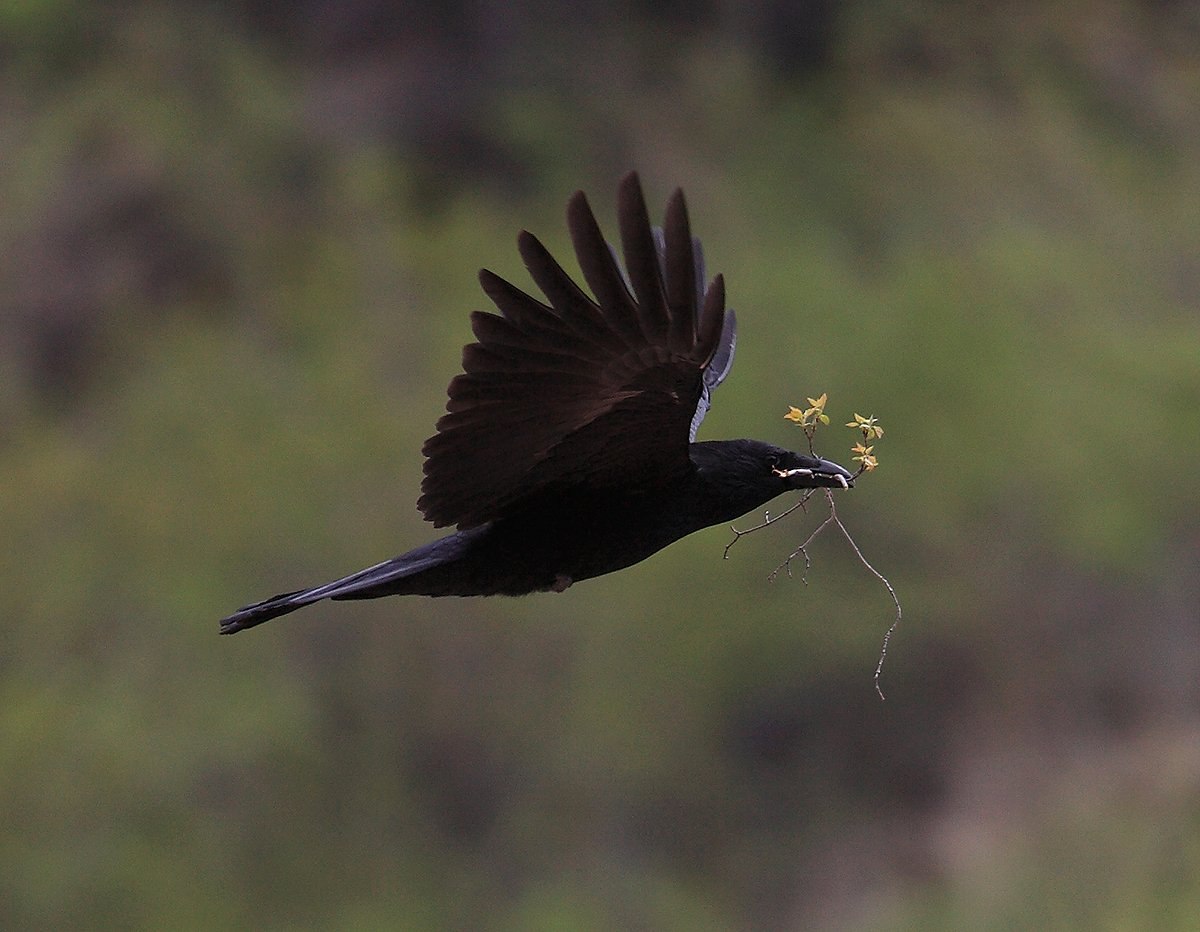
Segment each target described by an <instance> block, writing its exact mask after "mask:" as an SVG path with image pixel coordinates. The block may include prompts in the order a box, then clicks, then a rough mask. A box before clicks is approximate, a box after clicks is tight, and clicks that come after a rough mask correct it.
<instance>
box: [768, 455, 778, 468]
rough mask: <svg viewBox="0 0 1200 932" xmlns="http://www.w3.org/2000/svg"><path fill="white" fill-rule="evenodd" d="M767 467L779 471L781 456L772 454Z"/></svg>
mask: <svg viewBox="0 0 1200 932" xmlns="http://www.w3.org/2000/svg"><path fill="white" fill-rule="evenodd" d="M767 465H768V466H770V467H771V468H772V469H778V468H779V455H778V454H777V453H772V454H771V455H770V456H768V457H767Z"/></svg>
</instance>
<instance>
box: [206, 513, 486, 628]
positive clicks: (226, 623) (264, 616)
mask: <svg viewBox="0 0 1200 932" xmlns="http://www.w3.org/2000/svg"><path fill="white" fill-rule="evenodd" d="M480 530H482V529H481V528H476V529H472V531H468V532H460V533H457V534H451V535H450V536H448V537H443V538H441V539H439V540H435V541H433V542H432V543H429V544H426V545H425V546H424V547H418V548H417V549H416V550H412V551H409V552H408V553H405V554H401V555H400V556H398V557H393V558H392V559H391V560H384V561H383V562H382V563H376V564H375V565H374V566H369V567H367V568H366V569H365V570H359V571H358V572H357V573H351V574H350V575H349V576H343V577H342V578H341V579H335V580H334V581H333V582H329V583H325V584H324V585H321V586H314V587H313V588H311V589H297V590H296V591H295V592H284V593H281V594H280V595H276V596H272V597H271V598H269V599H264V600H263V601H261V602H254V603H253V604H251V605H246V606H243V607H242V608H239V609H238V610H237V611H236V612H234V613H233V614H232V615H228V616H226V617H225V618H222V619H221V634H236V633H237V632H238V631H244V630H245V629H246V628H253V627H254V626H255V625H261V624H262V623H263V622H264V621H270V620H271V619H272V618H278V617H279V616H280V615H286V614H288V613H289V612H294V611H296V609H298V608H303V607H304V606H306V605H311V604H312V603H313V602H320V601H321V600H322V599H373V598H378V597H379V596H384V595H394V594H397V593H399V592H401V591H406V592H409V593H412V594H419V593H420V591H421V590H420V587H419V586H412V587H398V586H396V585H395V584H396V583H397V582H398V581H399V580H402V579H408V578H410V577H413V576H415V575H417V574H418V573H421V572H423V571H425V570H429V569H432V568H434V567H438V566H443V565H445V564H446V563H450V562H453V561H454V560H456V559H458V558H459V557H460V556H461V555H462V554H463V552H464V550H465V548H466V546H467V544H468V543H469V541H470V539H471V538H473V537H474V536H476V533H477V532H478V531H480Z"/></svg>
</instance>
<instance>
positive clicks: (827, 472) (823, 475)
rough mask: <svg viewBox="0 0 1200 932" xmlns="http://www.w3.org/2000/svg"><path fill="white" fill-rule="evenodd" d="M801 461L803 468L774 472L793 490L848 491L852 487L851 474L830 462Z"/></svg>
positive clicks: (805, 458)
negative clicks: (786, 481)
mask: <svg viewBox="0 0 1200 932" xmlns="http://www.w3.org/2000/svg"><path fill="white" fill-rule="evenodd" d="M803 459H804V463H805V465H804V466H798V467H793V468H791V469H777V470H775V471H776V473H777V474H778V475H779V476H781V477H782V478H784V479H787V480H788V485H790V486H791V487H792V488H793V489H849V488H852V487H853V486H854V475H853V473H851V472H849V471H847V470H846V469H844V468H842V467H841V466H839V465H838V464H837V463H835V462H833V461H832V460H823V459H821V458H819V457H815V456H805V457H803Z"/></svg>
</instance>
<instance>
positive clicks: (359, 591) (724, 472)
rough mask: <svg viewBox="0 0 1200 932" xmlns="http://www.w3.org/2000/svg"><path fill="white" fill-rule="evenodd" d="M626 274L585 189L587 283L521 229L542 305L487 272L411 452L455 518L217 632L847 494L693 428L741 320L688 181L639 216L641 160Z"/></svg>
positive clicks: (765, 450) (544, 564)
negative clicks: (693, 209) (458, 368)
mask: <svg viewBox="0 0 1200 932" xmlns="http://www.w3.org/2000/svg"><path fill="white" fill-rule="evenodd" d="M618 217H619V225H620V232H621V248H622V252H623V254H624V270H622V268H621V266H620V264H619V263H618V261H617V258H616V253H615V251H614V250H613V249H612V248H611V247H610V246H609V245H608V243H607V242H605V240H604V237H603V235H602V234H601V232H600V228H599V226H598V225H597V223H596V219H595V217H594V216H593V214H592V210H591V208H590V207H589V206H588V202H587V199H586V198H585V197H584V195H583V193H582V192H577V193H576V194H575V195H574V196H573V197H572V198H571V200H570V202H569V203H568V205H567V225H568V227H569V229H570V232H571V240H572V243H573V244H574V247H575V255H576V257H577V258H578V260H579V266H580V269H581V270H582V272H583V277H584V279H585V280H586V281H587V284H588V287H589V288H590V289H591V292H592V295H593V296H594V297H592V296H589V295H588V294H586V293H585V292H584V291H583V290H582V289H581V288H580V287H579V286H578V285H577V284H576V283H575V282H574V281H572V280H571V278H570V276H568V275H567V273H566V272H564V271H563V269H562V267H561V266H560V265H559V264H558V263H557V262H556V261H555V260H554V259H553V257H551V255H550V253H549V252H547V251H546V248H545V247H544V246H543V245H542V244H541V243H540V242H539V241H538V240H537V239H536V238H535V237H534V236H533V235H531V234H530V233H527V232H523V233H521V234H520V237H519V238H518V240H517V244H518V247H519V249H520V252H521V257H522V259H524V261H525V265H526V267H527V268H528V269H529V274H530V276H531V277H532V278H533V281H534V282H535V283H536V284H537V286H538V288H539V289H540V290H541V292H542V294H543V295H544V296H545V302H543V301H540V300H538V299H537V298H534V297H532V296H530V295H528V294H526V293H525V292H523V291H521V290H519V289H518V288H516V287H514V286H513V285H511V284H509V283H508V282H506V281H505V280H504V279H502V278H500V277H498V276H497V275H495V274H493V273H492V272H489V271H487V270H486V269H485V270H483V271H482V272H480V273H479V280H480V283H481V284H482V285H483V290H484V291H485V292H486V293H487V295H488V297H489V298H490V299H491V300H492V302H493V303H494V304H495V305H496V307H497V308H498V310H499V311H500V313H499V314H492V313H484V312H481V311H477V312H475V313H473V314H472V315H471V327H472V329H473V330H474V333H475V338H476V342H474V343H471V344H469V345H468V346H466V347H465V348H464V350H463V372H462V373H461V374H460V375H458V376H456V377H455V378H454V379H453V381H451V383H450V387H449V390H448V392H449V396H450V397H449V401H448V402H447V404H446V414H445V415H444V416H443V417H442V418H441V420H439V421H438V424H437V432H436V433H435V434H434V435H433V436H432V437H431V438H429V440H428V441H426V443H425V446H424V449H423V452H424V454H425V456H426V460H425V479H424V481H423V483H422V485H421V492H422V494H421V497H420V499H419V500H418V502H417V506H418V507H419V508H420V510H421V512H422V513H423V514H424V516H425V517H426V519H428V520H429V521H432V522H433V524H434V525H435V526H436V527H444V526H449V525H454V526H455V527H456V530H455V531H454V532H453V533H451V534H449V535H447V536H445V537H442V538H440V539H438V540H435V541H433V542H432V543H429V544H426V545H425V546H423V547H418V548H417V549H416V550H411V551H409V552H408V553H405V554H402V555H400V556H398V557H394V558H392V559H390V560H386V561H385V562H383V563H379V564H377V565H376V566H372V567H369V568H368V569H365V570H361V571H360V572H357V573H354V574H352V575H350V576H346V577H344V578H342V579H338V580H335V581H334V582H331V583H326V584H325V585H323V586H316V587H314V588H311V589H301V590H298V591H296V592H288V593H284V594H282V595H277V596H274V597H272V598H270V599H267V600H265V601H262V602H256V603H254V604H253V605H247V606H246V607H245V608H242V609H240V610H239V611H237V612H234V613H233V614H232V615H230V616H228V617H227V618H224V619H222V621H221V633H222V634H232V633H234V632H236V631H241V630H242V629H244V628H251V627H253V626H254V625H257V624H261V623H262V622H264V621H267V620H269V619H271V618H275V617H277V616H279V615H284V614H287V613H288V612H292V611H295V610H296V609H298V608H301V607H303V606H305V605H309V604H311V603H313V602H317V601H319V600H321V599H374V598H378V597H380V596H386V595H430V596H444V595H458V596H469V595H524V594H526V593H530V592H545V591H554V592H561V591H562V590H564V589H566V588H567V587H568V586H570V585H571V584H572V583H576V582H579V581H580V580H583V579H591V578H592V577H594V576H602V575H604V574H605V573H611V572H613V571H615V570H619V569H623V568H625V567H627V566H631V565H632V564H634V563H638V562H639V561H641V560H644V559H646V557H648V556H650V555H651V554H652V553H655V552H656V551H658V550H661V549H662V548H663V547H665V546H667V545H668V544H670V543H673V542H674V541H677V540H679V538H681V537H684V536H686V535H688V534H691V533H692V532H693V531H698V530H700V529H701V528H706V527H710V526H712V525H714V524H721V523H724V522H728V521H732V520H734V519H735V518H738V517H740V516H741V515H744V514H745V513H746V512H748V511H751V510H753V509H755V508H758V507H759V506H761V505H763V504H765V503H766V502H768V501H770V500H771V499H773V498H775V496H777V495H780V494H782V493H783V492H787V491H789V490H792V489H809V488H848V487H849V486H850V485H852V484H853V478H852V476H851V474H850V473H849V472H847V471H846V470H845V469H843V468H842V467H841V466H839V465H837V464H836V463H831V462H829V461H827V460H823V459H820V458H818V457H814V456H809V455H806V454H803V453H795V452H792V451H790V450H785V449H782V448H780V447H777V446H773V445H771V444H769V443H763V442H762V441H758V440H710V441H703V442H696V440H695V437H696V429H697V428H698V427H699V426H700V421H701V420H702V419H703V417H704V415H705V412H707V411H708V407H709V400H710V393H711V392H712V391H713V389H715V388H716V387H717V386H718V385H719V384H720V383H721V382H722V380H724V378H725V376H726V375H728V373H729V369H730V367H731V365H732V363H733V351H734V344H735V342H736V321H735V318H734V314H733V311H732V310H726V308H725V285H724V280H723V279H722V277H721V276H720V275H718V276H716V277H715V278H714V279H713V281H712V282H711V283H708V284H707V285H706V281H705V273H704V259H703V255H702V253H701V249H700V242H699V241H698V240H696V239H693V237H692V234H691V231H690V229H689V226H688V218H687V210H686V208H685V206H684V200H683V194H682V192H680V191H678V190H677V191H676V192H675V193H674V194H673V195H672V197H671V199H670V201H669V202H668V204H667V211H666V217H665V221H664V223H663V227H662V229H658V228H652V227H651V226H650V220H649V217H648V215H647V212H646V203H645V200H644V198H643V197H642V190H641V186H640V184H639V182H638V178H637V175H636V174H632V173H631V174H629V175H627V176H626V177H625V178H624V179H623V180H622V182H621V185H620V191H619V196H618Z"/></svg>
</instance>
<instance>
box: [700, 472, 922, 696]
mask: <svg viewBox="0 0 1200 932" xmlns="http://www.w3.org/2000/svg"><path fill="white" fill-rule="evenodd" d="M864 468H865V467H864ZM862 472H863V468H860V469H859V470H858V472H857V473H855V474H854V475H855V478H857V477H858V476H859V475H861V474H862ZM814 492H816V489H809V490H808V491H807V492H805V493H804V495H803V497H802V498H801V499H800V500H799V501H798V502H796V504H794V505H792V507H790V508H789V509H788V510H787V511H785V512H783V513H782V514H779V515H775V516H774V517H772V516H771V513H770V512H767V513H766V515H765V517H764V518H763V521H762V523H761V524H756V525H754V527H751V528H747V529H746V530H744V531H739V530H738V529H737V528H730V530H731V531H733V533H734V538H733V540H731V541H730V542H729V543H728V544H726V545H725V555H724V559H726V560H728V559H729V550H730V548H732V547H733V545H734V544H736V543H737V542H738V541H739V540H741V539H742V537H743V536H745V535H746V534H752V533H753V532H755V531H761V530H762V529H763V528H765V527H769V526H770V525H772V524H774V523H775V522H776V521H779V520H780V519H782V518H786V517H787V516H788V515H790V514H791V513H792V512H793V511H795V510H796V509H797V508H804V506H805V504H806V503H807V502H808V500H809V498H810V497H812V495H813V493H814ZM825 500H826V501H827V502H829V515H828V517H826V518H825V520H824V521H822V522H821V523H820V524H818V525H817V527H816V528H815V529H814V530H813V532H812V533H811V534H809V535H808V537H807V538H805V540H804V543H802V544H801V545H800V546H799V547H797V548H796V549H795V550H793V551H792V552H791V553H789V554H788V555H787V558H786V559H784V561H783V562H782V563H780V564H779V565H778V566H777V567H775V569H773V570H771V572H770V575H768V576H767V579H768V581H770V582H774V581H775V580H776V579H777V578H778V577H779V574H780V573H787V575H788V578H789V579H792V578H794V577H793V576H792V561H793V560H795V559H796V557H801V556H802V557H804V573H803V575H801V577H800V581H801V582H802V583H804V585H806V586H807V585H808V570H809V568H810V567H811V566H812V560H811V559H809V556H808V548H809V546H810V545H811V544H812V542H813V541H814V540H816V539H817V537H818V536H819V535H820V533H821V532H822V531H824V530H825V528H826V527H828V526H829V525H830V524H836V525H837V526H838V530H840V531H841V532H842V536H843V537H845V538H846V542H847V543H849V544H850V549H852V550H853V551H854V555H855V556H856V557H858V561H859V562H860V563H861V564H862V565H863V566H865V567H866V568H867V570H868V571H869V572H870V573H871V575H872V576H874V577H875V578H876V579H878V580H879V581H880V582H881V583H883V585H884V587H885V588H886V589H887V591H888V595H890V596H891V597H892V603H893V604H894V605H895V606H896V617H895V619H894V620H893V621H892V623H891V625H890V626H889V627H888V629H887V631H886V632H885V633H884V635H883V643H882V644H881V645H880V648H879V662H878V663H877V664H875V692H877V693H878V694H879V698H880V699H881V700H886V699H887V696H885V695H884V694H883V687H882V686H880V684H879V680H880V677H881V676H882V675H883V662H884V661H885V660H886V659H887V652H888V646H889V645H890V644H891V642H892V635H893V634H895V633H896V629H897V628H898V627H899V626H900V621H901V619H902V618H903V617H904V610H903V609H902V608H901V607H900V598H899V596H897V595H896V590H895V589H894V588H892V584H891V583H890V582H888V579H887V577H886V576H884V575H883V574H882V573H881V572H879V570H877V569H875V567H873V566H872V565H871V563H870V561H868V560H867V558H866V557H864V556H863V552H862V551H861V550H860V549H859V548H858V544H857V543H855V541H854V538H853V537H851V536H850V532H849V531H848V530H847V529H846V525H844V524H842V519H841V518H839V517H838V513H837V503H836V501H835V500H834V497H833V490H832V489H825ZM804 510H805V511H806V512H807V510H808V509H807V508H805V509H804Z"/></svg>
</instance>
